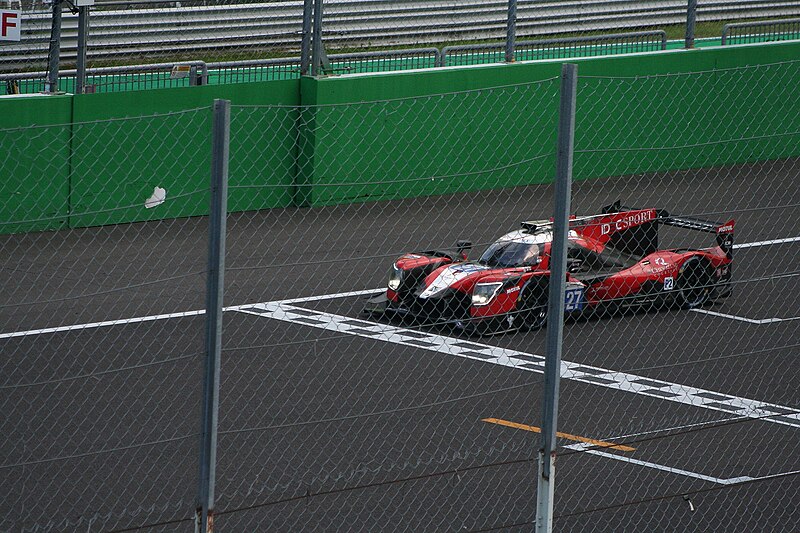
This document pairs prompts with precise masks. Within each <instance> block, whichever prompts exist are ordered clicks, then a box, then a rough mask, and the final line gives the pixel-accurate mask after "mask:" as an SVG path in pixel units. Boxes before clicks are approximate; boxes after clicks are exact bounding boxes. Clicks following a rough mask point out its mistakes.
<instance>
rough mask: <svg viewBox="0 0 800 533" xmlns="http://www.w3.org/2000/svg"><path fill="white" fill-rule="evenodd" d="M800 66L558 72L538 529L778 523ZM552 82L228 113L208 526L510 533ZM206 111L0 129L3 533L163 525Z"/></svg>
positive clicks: (545, 193) (189, 441)
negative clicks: (570, 139) (562, 238)
mask: <svg viewBox="0 0 800 533" xmlns="http://www.w3.org/2000/svg"><path fill="white" fill-rule="evenodd" d="M799 68H800V62H798V61H788V62H780V63H774V64H770V65H763V66H758V67H743V68H732V69H725V68H718V69H716V70H709V71H706V72H696V73H691V74H675V75H673V74H640V75H638V76H635V77H612V76H594V75H588V74H583V75H581V72H580V71H579V80H578V95H577V103H578V105H577V114H576V138H575V159H574V176H573V177H574V183H573V188H572V212H573V213H574V214H575V215H576V216H578V217H582V216H601V217H605V218H589V219H585V218H576V219H575V220H574V221H573V231H574V232H575V233H574V234H573V235H572V237H571V239H570V243H571V244H570V248H569V250H568V258H569V260H570V261H569V263H568V264H569V269H570V271H569V285H568V286H569V288H570V290H571V291H573V292H572V294H573V295H574V294H575V292H574V291H575V290H578V293H579V294H580V295H581V298H580V299H577V300H568V301H567V303H568V304H570V303H571V304H573V305H572V307H570V309H571V310H577V308H578V307H580V306H584V310H585V311H588V310H589V308H590V307H591V306H592V305H594V304H599V303H602V304H603V305H598V306H597V307H596V309H597V310H598V311H600V312H598V313H596V314H590V313H588V312H587V313H586V314H585V315H580V316H576V315H571V316H570V317H569V318H568V319H567V323H566V325H565V329H564V345H563V364H562V368H561V376H562V382H561V394H560V399H559V402H560V410H559V413H560V414H559V427H558V429H559V431H560V433H559V441H558V443H559V448H558V450H557V456H558V460H557V475H556V478H555V485H556V504H555V516H556V522H555V523H556V530H557V531H577V530H585V531H609V530H624V531H654V530H670V531H674V530H682V531H683V530H686V531H729V530H735V529H741V528H745V529H756V530H769V531H787V532H788V531H793V530H796V529H797V526H798V524H800V516H798V513H797V510H796V506H794V505H791V503H790V502H793V501H795V500H797V499H798V492H800V478H798V477H797V474H798V472H800V465H798V460H797V457H798V454H797V453H796V452H797V438H796V432H797V431H798V429H800V428H799V427H798V426H800V400H799V399H798V396H797V390H798V374H797V371H796V368H794V366H795V365H793V358H794V355H793V354H794V353H795V352H796V349H797V346H798V343H797V338H798V335H797V325H798V323H800V322H798V317H797V316H796V315H797V306H796V305H794V304H793V303H792V302H793V294H794V292H795V291H796V290H797V289H798V288H800V287H798V283H797V280H798V276H800V271H798V269H797V268H796V266H795V265H796V263H797V246H798V238H800V237H798V236H800V223H798V222H797V221H798V215H800V190H799V189H798V184H797V179H796V177H797V173H798V171H800V163H799V162H798V156H800V154H798V152H797V137H798V136H799V135H800V114H798V109H800V102H798V101H797V100H798V97H797V95H796V94H795V91H793V90H792V87H794V86H796V83H797V81H798V78H800V71H798V69H799ZM465 83H466V82H465ZM466 86H467V87H469V85H466ZM745 87H746V88H747V90H743V88H745ZM559 89H560V80H559V79H557V78H552V79H544V80H541V81H537V82H528V83H521V84H510V85H505V86H498V87H493V88H485V89H469V90H460V89H452V90H451V91H450V92H440V93H437V94H433V95H427V96H418V97H412V98H391V97H388V96H387V95H385V94H384V95H382V96H383V97H382V98H377V97H376V98H372V99H371V98H369V97H368V95H366V94H364V95H360V97H361V98H360V99H361V100H363V101H360V102H359V103H348V104H320V105H314V106H310V105H309V106H300V107H298V106H278V105H274V106H248V105H235V106H233V108H232V111H231V124H230V127H231V133H230V136H231V147H230V176H229V186H228V188H229V195H228V209H229V212H230V214H229V216H228V219H227V236H226V243H227V249H226V271H225V298H224V305H225V309H226V312H225V313H224V328H223V351H222V368H221V394H220V404H219V417H220V418H219V436H218V451H217V467H216V517H215V527H216V528H217V530H218V531H249V530H259V531H263V530H269V531H286V530H298V529H331V530H364V531H374V530H397V531H418V530H435V531H438V530H459V531H487V530H489V531H491V530H522V529H526V530H529V529H530V527H531V525H532V524H533V522H534V520H535V514H536V488H535V487H536V481H537V471H536V453H537V448H538V443H539V439H540V435H539V433H538V432H539V431H541V430H540V428H541V426H542V420H541V418H540V413H541V411H542V406H541V391H542V388H543V387H542V382H543V376H542V373H543V370H544V357H543V355H544V353H545V333H546V330H543V329H541V328H540V327H539V326H541V325H542V324H541V319H542V316H541V315H540V314H538V312H537V310H538V309H539V307H540V304H541V301H540V300H537V299H530V298H531V296H529V295H534V296H537V297H538V296H540V295H541V294H543V293H536V292H531V291H534V290H538V289H540V288H541V286H540V285H537V284H531V285H527V284H524V285H520V283H521V280H523V279H533V276H534V273H535V272H536V271H537V269H538V270H539V271H542V269H546V265H547V261H548V258H547V256H548V254H549V248H548V247H547V245H548V238H549V237H548V234H547V227H548V224H549V220H548V219H549V218H550V217H551V216H552V214H553V209H552V203H553V202H552V195H553V187H552V176H553V171H554V168H555V158H556V150H555V139H556V127H557V123H558V103H559V102H558V99H559ZM210 117H211V113H210V109H208V108H201V109H196V110H189V111H186V112H182V113H175V114H169V115H156V116H149V117H140V118H134V119H120V120H106V121H98V122H86V123H79V124H68V125H56V126H42V127H30V128H17V129H13V130H12V129H6V130H2V131H0V135H2V137H0V143H1V144H2V146H3V147H4V149H7V150H9V152H8V153H9V157H8V158H7V159H5V160H4V162H3V165H4V170H6V172H5V174H6V175H12V176H14V175H16V176H21V175H23V173H24V174H29V175H30V176H32V178H31V180H36V179H39V177H41V178H40V179H39V181H28V182H23V181H19V182H13V181H8V182H6V183H5V185H4V189H2V191H3V195H2V198H4V202H5V203H4V204H3V205H2V206H0V208H2V211H0V212H2V213H3V217H2V222H3V224H4V228H5V229H4V230H3V231H4V233H8V235H4V236H3V237H2V238H0V247H1V248H2V250H3V254H2V257H3V259H2V263H1V264H2V265H3V268H4V270H5V271H7V272H8V275H9V279H10V280H12V281H11V282H8V283H6V284H5V287H7V289H6V290H4V291H3V303H2V304H0V326H1V327H0V332H2V333H0V350H2V353H3V354H4V355H6V357H5V358H4V359H3V361H2V363H1V364H2V365H3V372H2V375H3V376H4V378H3V381H2V387H3V392H4V394H3V395H2V400H0V402H2V404H1V405H2V406H3V408H4V409H5V412H6V413H8V416H6V417H4V418H3V420H2V421H0V425H1V426H2V429H3V430H4V434H5V435H9V436H10V437H9V438H7V439H6V440H5V441H4V443H3V445H2V459H0V476H2V477H0V479H2V485H3V486H4V487H9V490H8V491H7V493H8V494H13V497H12V498H6V499H4V501H3V503H2V506H3V507H2V513H0V515H2V517H3V518H2V519H1V520H2V522H0V531H6V530H8V531H16V530H51V531H58V530H64V529H81V530H87V531H101V530H102V531H105V530H115V529H123V528H129V527H130V528H138V529H140V530H142V531H160V530H164V531H168V530H175V529H180V530H186V531H188V530H189V528H191V527H192V524H191V518H192V513H193V511H194V506H195V501H194V497H195V488H196V483H197V480H196V471H197V450H198V445H197V439H198V438H199V436H198V432H199V429H198V424H197V422H198V420H199V417H200V402H201V397H200V396H201V395H200V394H199V391H200V388H201V375H202V372H201V369H202V361H203V357H202V353H201V352H202V350H203V347H202V341H203V329H202V328H203V317H202V316H201V314H200V311H198V310H201V309H202V307H203V295H204V289H205V277H206V276H205V273H206V268H207V267H206V263H205V261H206V258H205V253H206V235H207V232H208V228H207V224H206V222H205V218H204V217H202V216H200V215H203V214H204V213H205V212H206V209H207V205H208V185H207V183H208V179H207V177H208V167H209V163H210V157H209V150H210V142H209V138H210V137H209V136H210V129H211V123H210ZM112 140H113V142H112ZM68 176H69V179H68V178H67V177H68ZM54 177H56V178H57V179H54ZM59 187H60V189H59ZM156 187H158V189H156ZM154 189H155V190H154ZM159 189H165V190H166V201H165V202H164V203H162V204H159V205H156V206H154V207H152V208H150V209H146V208H145V207H144V203H145V201H146V200H151V201H152V202H154V203H158V200H159V195H160V194H161V193H160V192H159ZM151 195H152V197H151ZM617 201H620V204H618V205H616V206H614V203H615V202H617ZM609 206H610V208H609V209H606V213H605V214H603V208H604V207H609ZM33 212H36V213H40V212H43V213H46V216H44V217H34V216H30V215H29V213H33ZM620 213H621V214H620ZM615 217H616V218H615ZM656 219H657V221H658V222H660V223H659V224H658V225H657V226H652V225H651V226H645V227H647V228H650V229H653V228H657V231H658V238H657V239H656V238H655V237H654V236H653V234H652V233H644V232H639V233H637V232H636V231H634V232H633V233H625V231H627V230H628V229H629V227H630V226H634V227H639V226H643V225H645V224H649V223H652V222H654V221H656ZM731 220H735V224H731V223H730V221H731ZM522 221H529V222H530V223H529V224H528V225H527V227H526V229H525V231H526V232H527V233H519V231H518V230H519V228H520V222H522ZM533 221H537V222H533ZM534 225H535V226H536V227H534ZM604 225H608V228H604ZM731 226H733V229H732V228H731ZM648 231H649V230H648ZM731 231H733V239H734V245H733V248H732V250H731V249H730V248H726V247H727V241H726V240H725V239H726V238H727V236H729V235H731ZM12 232H13V234H11V233H12ZM508 232H512V234H511V235H509V237H508V238H506V239H505V240H500V241H499V243H498V242H497V241H498V238H499V237H501V236H502V235H504V234H507V233H508ZM612 233H613V234H614V235H617V234H619V235H622V237H618V238H617V237H612V236H611V234H612ZM626 236H627V237H626ZM613 239H617V240H613ZM459 240H469V241H470V243H471V244H470V245H469V246H468V245H466V244H464V243H461V244H457V241H459ZM512 244H521V245H522V246H521V247H519V248H516V247H514V246H512ZM461 252H463V253H465V254H467V256H468V258H469V259H471V261H468V262H464V261H463V257H462V256H461V255H460V253H461ZM500 252H502V253H500ZM522 252H524V254H522ZM528 252H536V253H534V254H533V255H530V256H529V255H528ZM650 252H654V254H651V253H650ZM728 252H731V255H732V260H731V258H730V257H728V255H727V253H728ZM408 253H411V255H407V254H408ZM401 256H402V257H401ZM398 258H399V259H398ZM479 258H480V259H479ZM731 261H732V262H731ZM448 264H449V265H450V266H445V265H448ZM686 265H688V266H686ZM420 267H422V268H423V270H424V269H426V268H427V269H429V270H428V271H425V272H423V274H424V275H417V274H414V275H413V276H412V274H410V273H409V272H411V271H412V270H413V269H414V268H420ZM442 267H444V268H442ZM489 267H491V268H489ZM439 268H442V269H441V270H436V269H439ZM434 270H436V272H434ZM398 271H403V272H402V273H401V274H398ZM490 271H491V272H490ZM731 272H732V277H731V279H730V283H729V284H726V283H725V282H726V281H727V279H728V274H729V273H731ZM418 273H419V272H418ZM489 273H491V274H492V275H494V276H496V277H494V278H491V279H490V278H483V279H484V281H483V282H482V285H483V288H481V289H479V288H478V284H475V283H473V284H472V285H469V284H468V283H467V281H468V280H469V279H474V278H471V276H476V275H477V276H484V275H486V274H489ZM414 276H416V277H414ZM426 279H427V281H426ZM537 279H540V280H541V279H546V277H542V276H539V278H537ZM486 280H489V281H486ZM498 280H500V281H498ZM459 283H461V285H460V287H461V289H459V290H461V292H457V291H454V290H453V287H454V286H455V285H457V284H459ZM498 283H499V284H501V288H502V290H498V288H497V287H496V286H495V285H497V284H498ZM503 284H505V285H503ZM515 284H516V285H515ZM448 287H449V288H448ZM601 287H603V290H604V291H605V292H603V291H602V290H601ZM728 288H730V289H731V292H730V294H729V295H727V294H725V293H726V292H727V289H728ZM612 289H613V290H612ZM425 291H427V292H425ZM448 291H450V292H448ZM615 291H616V292H615ZM436 295H439V296H440V297H441V300H439V301H442V302H446V303H445V304H443V305H439V304H436V302H435V301H434V300H436V298H432V297H433V296H436ZM465 295H466V296H465ZM381 296H386V297H387V298H388V297H391V298H392V300H391V301H392V302H393V304H389V303H388V302H387V301H386V299H382V298H381ZM445 296H446V298H445ZM426 298H427V299H428V302H433V303H432V304H430V305H428V303H427V302H424V301H423V300H425V299H426ZM501 304H502V305H505V306H506V307H502V305H501ZM518 304H519V305H518ZM387 306H388V307H390V308H393V309H394V310H395V313H388V312H386V310H387ZM415 306H417V307H415ZM568 307H569V306H568ZM479 308H481V309H485V310H488V312H487V313H486V314H485V316H486V317H488V318H492V317H494V316H496V317H497V318H498V320H496V321H492V320H488V321H486V322H481V323H480V324H481V325H482V326H486V329H479V330H477V331H473V330H471V329H470V328H471V325H473V324H475V323H476V322H475V321H473V320H470V318H471V317H474V316H476V315H473V314H472V313H473V311H474V312H475V313H479V311H478V309H479ZM480 312H481V313H482V311H480ZM404 313H405V314H404ZM465 313H466V314H465ZM493 313H494V314H493ZM136 317H140V318H136ZM108 321H111V323H108ZM48 328H56V329H48ZM765 449H768V450H769V453H767V454H765V453H764V450H765ZM776 495H779V496H776Z"/></svg>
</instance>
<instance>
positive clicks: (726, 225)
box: [657, 209, 736, 259]
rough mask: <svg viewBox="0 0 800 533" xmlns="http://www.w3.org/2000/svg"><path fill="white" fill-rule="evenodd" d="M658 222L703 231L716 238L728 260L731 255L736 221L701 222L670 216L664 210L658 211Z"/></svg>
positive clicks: (701, 220) (689, 218) (697, 219)
mask: <svg viewBox="0 0 800 533" xmlns="http://www.w3.org/2000/svg"><path fill="white" fill-rule="evenodd" d="M657 213H658V222H659V223H661V224H664V225H665V226H675V227H678V228H685V229H690V230H695V231H704V232H706V233H713V234H714V235H716V236H717V246H719V247H720V248H722V251H723V252H725V254H726V255H727V256H728V258H729V259H730V258H731V257H732V254H733V230H734V227H735V225H736V221H735V220H733V219H731V220H729V221H727V222H712V221H710V220H703V219H700V218H692V217H682V216H672V215H670V214H669V213H668V212H667V210H666V209H658V210H657Z"/></svg>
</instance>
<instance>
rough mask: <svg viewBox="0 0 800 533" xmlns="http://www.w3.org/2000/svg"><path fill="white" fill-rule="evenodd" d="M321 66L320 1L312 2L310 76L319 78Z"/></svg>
mask: <svg viewBox="0 0 800 533" xmlns="http://www.w3.org/2000/svg"><path fill="white" fill-rule="evenodd" d="M321 65H322V0H314V38H313V42H312V45H311V75H312V76H319V74H320V72H319V71H320V66H321Z"/></svg>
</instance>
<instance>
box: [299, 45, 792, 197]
mask: <svg viewBox="0 0 800 533" xmlns="http://www.w3.org/2000/svg"><path fill="white" fill-rule="evenodd" d="M797 58H800V43H797V42H795V43H786V44H770V45H755V46H741V47H725V48H705V49H696V50H680V51H674V52H667V53H665V52H656V53H646V54H633V55H627V56H614V57H606V58H582V59H574V60H570V61H573V62H575V63H576V64H578V75H579V82H578V101H577V116H576V139H575V149H576V155H575V160H574V178H575V179H587V178H592V177H600V176H614V175H624V174H634V173H643V172H654V171H666V170H675V169H688V168H697V167H704V166H718V165H726V164H734V163H741V162H746V161H755V160H767V159H774V158H780V157H789V156H796V155H800V145H798V143H797V137H796V136H792V135H786V136H784V137H780V138H777V139H776V138H768V139H752V138H750V137H752V136H753V133H752V132H753V131H759V132H761V134H764V133H780V132H796V131H800V128H798V126H800V113H798V112H797V110H798V109H800V92H798V91H794V90H792V89H791V88H792V87H796V86H797V85H798V83H800V79H799V78H800V76H798V74H799V73H800V70H799V69H798V66H797V65H796V64H795V65H794V66H791V65H790V66H786V65H783V66H772V67H764V68H758V69H754V68H747V67H748V66H751V67H752V66H758V65H767V64H773V63H777V62H780V61H791V60H795V59H797ZM561 63H562V61H561V60H557V61H549V62H535V63H516V64H512V65H486V66H481V67H473V68H469V69H463V68H449V69H439V70H426V71H420V72H413V73H385V74H377V75H369V76H363V75H362V76H347V77H333V78H322V79H319V80H314V79H305V80H303V83H302V84H301V89H302V92H303V95H302V100H303V102H304V103H306V104H313V105H317V106H319V107H317V108H314V109H309V110H307V113H309V114H313V117H310V118H309V120H308V122H309V123H310V124H311V123H313V139H306V142H305V145H304V147H305V149H304V150H303V151H302V152H301V154H302V156H301V162H302V164H303V168H304V169H305V171H304V172H303V173H302V175H301V178H302V183H304V184H314V186H313V187H310V188H309V187H304V188H305V189H310V190H308V191H306V194H305V195H303V197H302V204H303V205H309V204H311V205H324V204H331V203H339V202H350V201H360V200H376V199H391V198H399V197H412V196H417V195H428V194H442V193H451V192H457V191H474V190H480V189H489V188H498V187H510V186H513V185H519V184H525V183H541V182H545V181H550V180H551V179H552V175H553V172H554V167H555V163H554V157H553V153H554V150H555V135H556V123H557V115H558V91H559V86H558V80H557V79H556V80H553V78H554V77H557V76H559V74H560V68H561ZM716 69H730V70H722V71H720V70H716ZM681 73H690V74H684V75H681ZM545 80H553V81H545ZM430 95H434V96H430ZM440 95H441V96H440ZM787 112H788V113H787ZM731 139H745V140H741V141H730V140H731ZM542 154H549V155H547V157H544V158H537V156H541V155H542ZM487 169H489V170H490V171H488V172H485V173H480V171H481V170H487ZM492 169H493V170H492ZM442 175H445V176H453V179H441V180H440V179H433V180H431V179H430V177H436V176H442ZM426 177H427V178H428V179H425V178H426ZM376 181H377V182H378V183H375V184H370V183H371V182H376ZM332 185H336V186H332Z"/></svg>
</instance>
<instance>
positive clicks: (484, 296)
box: [472, 282, 503, 306]
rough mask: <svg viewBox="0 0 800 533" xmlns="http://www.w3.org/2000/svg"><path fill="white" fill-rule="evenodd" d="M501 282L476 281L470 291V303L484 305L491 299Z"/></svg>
mask: <svg viewBox="0 0 800 533" xmlns="http://www.w3.org/2000/svg"><path fill="white" fill-rule="evenodd" d="M502 285H503V284H502V283H500V282H496V283H478V284H477V285H475V289H474V290H473V291H472V305H475V306H481V305H486V304H488V303H489V302H491V301H492V298H494V297H495V296H496V295H497V292H498V291H499V290H500V287H501V286H502Z"/></svg>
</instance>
